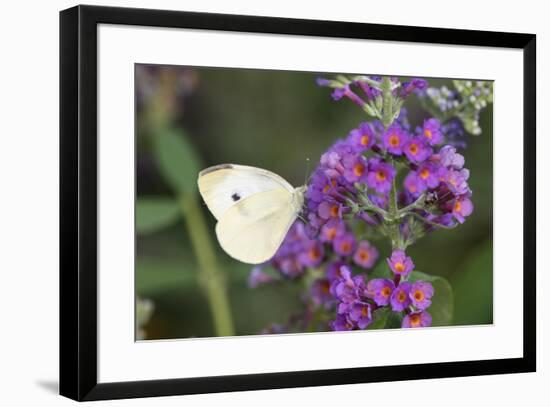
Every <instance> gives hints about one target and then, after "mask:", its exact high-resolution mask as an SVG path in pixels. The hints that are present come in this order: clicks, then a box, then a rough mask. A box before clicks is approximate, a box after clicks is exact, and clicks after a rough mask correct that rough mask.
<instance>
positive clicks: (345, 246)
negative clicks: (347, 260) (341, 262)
mask: <svg viewBox="0 0 550 407" xmlns="http://www.w3.org/2000/svg"><path fill="white" fill-rule="evenodd" d="M340 250H342V252H344V253H346V252H349V251H350V250H351V244H350V243H349V242H344V243H342V244H341V245H340Z"/></svg>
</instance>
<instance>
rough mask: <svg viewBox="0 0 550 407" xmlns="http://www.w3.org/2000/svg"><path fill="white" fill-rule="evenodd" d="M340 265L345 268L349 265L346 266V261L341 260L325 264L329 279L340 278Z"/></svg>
mask: <svg viewBox="0 0 550 407" xmlns="http://www.w3.org/2000/svg"><path fill="white" fill-rule="evenodd" d="M342 266H344V268H345V269H349V267H350V266H348V265H347V264H346V263H344V262H342V261H333V262H332V263H329V264H328V266H327V277H328V279H329V280H331V281H334V280H339V279H341V278H342Z"/></svg>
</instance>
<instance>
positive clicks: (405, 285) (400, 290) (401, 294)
mask: <svg viewBox="0 0 550 407" xmlns="http://www.w3.org/2000/svg"><path fill="white" fill-rule="evenodd" d="M410 290H411V283H409V282H408V281H402V282H401V283H400V284H399V285H398V286H397V288H396V289H395V290H394V291H393V293H392V295H391V298H390V303H391V308H392V310H394V311H395V312H401V311H403V310H404V309H406V308H407V307H408V306H409V305H410V304H411V299H410V298H409V293H410Z"/></svg>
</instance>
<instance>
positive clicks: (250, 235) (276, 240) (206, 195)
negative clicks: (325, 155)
mask: <svg viewBox="0 0 550 407" xmlns="http://www.w3.org/2000/svg"><path fill="white" fill-rule="evenodd" d="M198 184H199V191H200V193H201V195H202V197H203V199H204V201H205V202H206V205H207V206H208V209H210V211H211V212H212V214H213V215H214V217H215V218H216V219H217V220H218V223H217V224H216V235H217V236H218V241H219V242H220V245H221V247H222V248H223V250H225V252H226V253H227V254H228V255H230V256H231V257H233V258H235V259H237V260H239V261H242V262H243V263H250V264H259V263H263V262H265V261H267V260H269V259H271V258H272V257H273V255H274V254H275V252H276V251H277V249H278V248H279V246H280V245H281V243H282V242H283V239H284V238H285V236H286V234H287V232H288V230H289V229H290V227H291V226H292V224H293V223H294V221H295V220H296V217H297V216H298V214H299V213H300V211H301V209H302V205H303V203H304V191H305V189H306V188H305V187H304V186H302V187H298V188H294V187H293V186H292V185H290V184H289V183H288V182H287V181H286V180H284V179H283V178H282V177H280V176H278V175H277V174H274V173H272V172H270V171H267V170H264V169H261V168H255V167H248V166H244V165H235V164H221V165H216V166H214V167H210V168H207V169H205V170H203V171H201V172H200V173H199V178H198Z"/></svg>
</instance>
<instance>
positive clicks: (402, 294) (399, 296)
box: [397, 291, 407, 302]
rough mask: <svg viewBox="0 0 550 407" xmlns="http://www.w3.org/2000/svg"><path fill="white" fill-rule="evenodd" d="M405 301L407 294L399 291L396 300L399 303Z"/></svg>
mask: <svg viewBox="0 0 550 407" xmlns="http://www.w3.org/2000/svg"><path fill="white" fill-rule="evenodd" d="M406 299H407V294H405V291H399V294H397V300H398V301H399V302H403V301H405V300H406Z"/></svg>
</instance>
